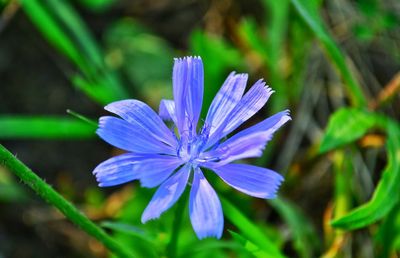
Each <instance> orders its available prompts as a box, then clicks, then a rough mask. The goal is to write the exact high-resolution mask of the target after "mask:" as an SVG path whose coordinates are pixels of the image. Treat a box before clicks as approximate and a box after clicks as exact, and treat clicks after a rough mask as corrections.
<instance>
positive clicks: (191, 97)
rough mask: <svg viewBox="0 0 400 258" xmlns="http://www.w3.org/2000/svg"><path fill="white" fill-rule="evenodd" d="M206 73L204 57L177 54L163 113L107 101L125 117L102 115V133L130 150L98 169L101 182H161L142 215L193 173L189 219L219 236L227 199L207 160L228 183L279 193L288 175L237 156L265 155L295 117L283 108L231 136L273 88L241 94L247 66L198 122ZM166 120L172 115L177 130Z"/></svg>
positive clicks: (155, 213)
mask: <svg viewBox="0 0 400 258" xmlns="http://www.w3.org/2000/svg"><path fill="white" fill-rule="evenodd" d="M203 77H204V73H203V63H202V60H201V58H200V57H185V58H177V59H175V64H174V68H173V95H174V100H162V101H161V103H160V108H159V114H158V115H157V114H156V113H155V112H154V111H153V110H152V109H151V108H150V107H149V106H148V105H146V104H145V103H143V102H141V101H139V100H135V99H132V100H122V101H117V102H113V103H111V104H109V105H107V106H106V107H105V109H106V110H108V111H110V112H112V113H114V114H116V115H118V116H119V117H120V118H117V117H114V116H103V117H101V118H100V121H99V128H98V130H97V134H98V135H99V136H100V137H101V138H102V139H104V140H105V141H106V142H108V143H110V144H111V145H114V146H116V147H118V148H120V149H123V150H126V151H127V153H125V154H122V155H119V156H116V157H113V158H111V159H108V160H106V161H104V162H103V163H101V164H100V165H98V166H97V167H96V168H95V169H94V171H93V174H94V175H95V176H96V179H97V181H98V182H99V186H114V185H118V184H122V183H126V182H128V181H132V180H140V182H141V185H142V186H143V187H156V186H159V188H158V189H157V191H156V192H155V194H154V196H153V198H152V199H151V201H150V203H149V204H148V206H147V207H146V209H145V210H144V212H143V215H142V222H143V223H145V222H146V221H148V220H151V219H156V218H158V217H159V216H160V215H161V214H162V213H163V212H164V211H166V210H167V209H169V208H170V207H171V206H172V205H173V204H174V203H175V202H176V201H177V200H178V199H179V197H180V196H181V195H182V193H183V192H184V190H185V188H186V185H188V182H189V181H191V190H190V197H189V212H190V220H191V223H192V226H193V229H194V231H195V233H196V234H197V236H198V238H199V239H202V238H205V237H217V238H220V237H221V235H222V231H223V224H224V218H223V214H222V208H221V203H220V201H219V199H218V197H217V194H216V193H215V191H214V189H213V188H212V187H211V185H210V184H209V183H208V181H207V180H206V178H205V177H204V175H203V172H202V168H207V169H210V170H212V171H214V172H215V173H216V174H217V175H218V176H219V177H220V178H221V179H222V180H223V181H225V183H227V184H228V185H230V186H232V187H233V188H235V189H237V190H239V191H241V192H243V193H245V194H248V195H251V196H254V197H258V198H266V199H268V198H274V197H275V196H276V192H277V189H278V187H279V186H280V184H281V182H282V181H283V177H282V176H281V175H279V174H278V173H276V172H274V171H272V170H269V169H266V168H262V167H257V166H252V165H247V164H236V163H231V162H232V161H235V160H238V159H243V158H252V157H259V156H261V154H262V151H263V149H264V147H265V145H266V143H267V142H268V141H269V140H271V138H272V135H273V133H274V132H275V131H276V130H277V129H278V128H280V127H281V126H282V125H283V124H285V123H286V122H287V121H288V120H290V119H291V118H290V116H289V111H288V110H285V111H282V112H280V113H277V114H275V115H273V116H271V117H269V118H267V119H265V120H264V121H262V122H260V123H258V124H256V125H253V126H251V127H249V128H247V129H244V130H242V131H241V132H238V133H236V134H234V135H233V136H232V137H230V138H228V139H226V140H225V138H226V137H227V136H228V135H229V134H230V133H232V132H233V131H234V130H235V129H237V128H238V127H239V126H240V125H241V124H242V123H243V122H245V121H246V120H247V119H249V118H250V117H251V116H253V115H254V114H255V113H256V112H257V111H259V110H260V109H261V108H262V107H263V106H264V104H265V103H266V102H267V100H268V98H269V97H270V96H271V94H272V93H273V91H272V90H271V89H270V88H269V87H268V86H266V85H265V82H263V81H262V80H259V81H257V82H256V83H255V84H254V85H253V86H252V87H251V88H250V90H249V91H248V92H247V93H246V94H244V95H243V93H244V90H245V87H246V82H247V74H235V73H234V72H232V73H231V74H230V75H229V76H228V78H227V79H226V80H225V82H224V84H223V85H222V87H221V89H220V90H219V92H218V93H217V95H216V96H215V98H214V100H213V102H212V104H211V106H210V109H209V110H208V113H207V117H206V119H205V121H204V124H203V125H202V126H200V125H198V122H199V116H200V112H201V106H202V100H203V80H204V79H203ZM163 120H166V121H168V120H169V121H173V123H174V124H175V126H176V129H177V133H176V134H175V133H174V132H173V130H171V129H169V128H168V127H167V126H166V124H165V123H164V122H163ZM198 128H200V130H198ZM191 174H193V177H192V179H190V178H191Z"/></svg>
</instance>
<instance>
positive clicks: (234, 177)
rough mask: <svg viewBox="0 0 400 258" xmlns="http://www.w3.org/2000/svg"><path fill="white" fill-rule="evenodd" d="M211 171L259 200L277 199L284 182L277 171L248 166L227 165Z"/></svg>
mask: <svg viewBox="0 0 400 258" xmlns="http://www.w3.org/2000/svg"><path fill="white" fill-rule="evenodd" d="M211 169H213V170H214V172H215V173H217V175H218V176H219V177H221V178H222V180H224V181H225V183H227V184H228V185H230V186H232V187H233V188H235V189H237V190H239V191H241V192H243V193H245V194H248V195H251V196H254V197H258V198H264V199H270V198H275V197H276V192H277V190H278V188H279V186H280V185H281V183H282V181H283V177H282V176H281V175H280V174H278V173H276V172H275V171H272V170H269V169H266V168H261V167H257V166H252V165H247V164H227V165H225V166H221V167H213V168H211Z"/></svg>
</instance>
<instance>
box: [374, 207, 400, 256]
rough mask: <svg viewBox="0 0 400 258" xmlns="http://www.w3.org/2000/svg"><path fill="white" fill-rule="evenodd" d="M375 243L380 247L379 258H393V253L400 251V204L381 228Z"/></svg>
mask: <svg viewBox="0 0 400 258" xmlns="http://www.w3.org/2000/svg"><path fill="white" fill-rule="evenodd" d="M374 242H375V244H376V245H377V246H378V247H379V248H376V250H379V252H378V254H379V255H378V257H385V258H386V257H387V258H389V257H393V255H392V256H391V253H392V252H395V251H398V250H399V249H400V202H397V204H396V206H395V207H394V208H393V209H392V210H391V211H390V213H389V214H388V216H387V217H386V218H385V219H384V220H383V222H382V224H381V225H380V226H379V229H378V232H377V234H376V235H375V238H374Z"/></svg>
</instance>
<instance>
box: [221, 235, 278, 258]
mask: <svg viewBox="0 0 400 258" xmlns="http://www.w3.org/2000/svg"><path fill="white" fill-rule="evenodd" d="M228 231H229V233H230V234H231V235H232V237H233V239H234V240H235V241H236V242H238V243H240V244H241V245H242V246H243V247H244V248H245V249H246V250H247V251H248V252H249V253H251V254H252V255H253V256H254V257H257V258H265V257H270V256H269V255H268V254H266V253H265V252H264V250H262V249H260V248H259V247H258V246H256V245H255V244H254V243H253V242H251V241H249V240H248V239H246V238H245V237H243V236H241V235H240V234H239V233H236V232H234V231H232V230H228Z"/></svg>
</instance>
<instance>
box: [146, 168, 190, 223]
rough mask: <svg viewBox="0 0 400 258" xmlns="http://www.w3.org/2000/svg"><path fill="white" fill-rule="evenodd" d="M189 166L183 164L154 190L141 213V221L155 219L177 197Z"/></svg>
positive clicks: (185, 179) (181, 191) (186, 178)
mask: <svg viewBox="0 0 400 258" xmlns="http://www.w3.org/2000/svg"><path fill="white" fill-rule="evenodd" d="M190 170H191V168H190V166H183V167H182V168H181V169H180V170H178V171H177V172H176V173H175V174H174V175H172V176H171V177H170V178H168V179H167V181H165V182H164V183H163V184H162V185H161V186H160V187H159V188H158V189H157V191H156V193H155V194H154V196H153V198H152V199H151V201H150V203H149V205H147V207H146V209H145V210H144V212H143V214H142V223H145V222H146V221H148V220H151V219H156V218H158V217H160V215H161V214H162V213H163V212H164V211H166V210H168V209H169V208H170V207H171V206H172V205H174V203H175V202H176V201H177V200H178V199H179V197H180V196H181V195H182V193H183V191H184V190H185V187H186V184H187V181H188V179H189V175H190Z"/></svg>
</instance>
